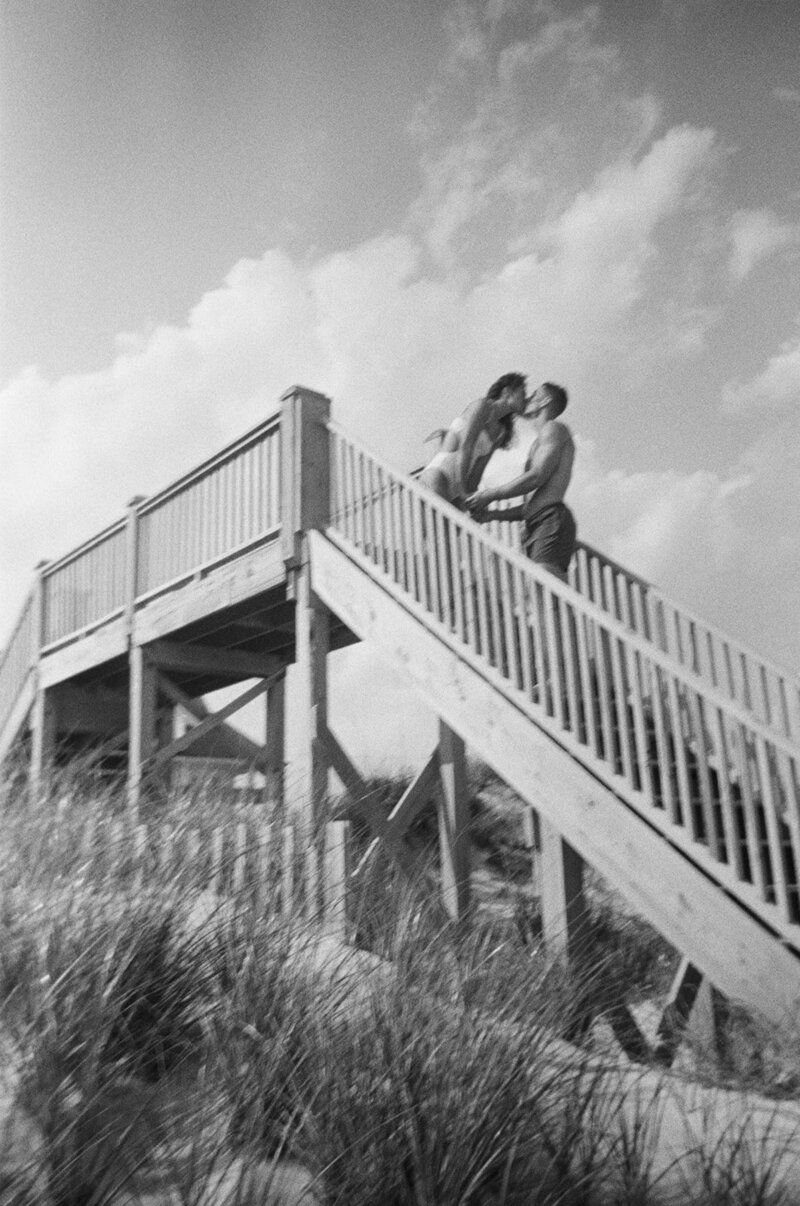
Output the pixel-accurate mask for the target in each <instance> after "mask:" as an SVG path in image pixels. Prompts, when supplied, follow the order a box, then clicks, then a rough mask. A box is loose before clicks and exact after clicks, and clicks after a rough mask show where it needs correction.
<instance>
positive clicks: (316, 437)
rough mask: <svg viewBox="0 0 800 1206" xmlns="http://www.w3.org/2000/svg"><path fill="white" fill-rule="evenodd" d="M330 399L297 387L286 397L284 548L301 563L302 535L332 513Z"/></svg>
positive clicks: (283, 402)
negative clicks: (329, 429)
mask: <svg viewBox="0 0 800 1206" xmlns="http://www.w3.org/2000/svg"><path fill="white" fill-rule="evenodd" d="M330 405H331V404H330V399H329V398H326V397H325V395H324V394H319V393H316V392H315V391H314V390H310V389H305V388H304V387H303V386H300V385H295V386H293V387H292V388H291V389H289V390H287V391H286V393H285V394H283V395H282V397H281V549H282V555H283V558H284V561H285V562H286V563H287V565H290V566H293V567H297V566H299V565H300V564H301V562H302V539H303V533H304V532H306V531H308V530H309V529H311V528H317V527H322V526H323V525H324V524H326V523H327V522H328V516H329V514H330V452H329V437H328V426H327V424H328V419H329V417H330Z"/></svg>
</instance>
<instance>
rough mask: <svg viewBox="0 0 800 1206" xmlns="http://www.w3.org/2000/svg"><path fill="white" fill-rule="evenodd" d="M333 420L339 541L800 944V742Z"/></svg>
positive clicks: (334, 517)
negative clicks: (396, 467)
mask: <svg viewBox="0 0 800 1206" xmlns="http://www.w3.org/2000/svg"><path fill="white" fill-rule="evenodd" d="M330 431H331V444H332V450H331V460H332V465H333V475H332V477H333V480H332V499H331V524H330V527H329V532H330V534H331V536H332V538H335V539H336V540H337V541H343V542H344V544H345V545H346V546H347V547H351V548H353V549H354V550H355V551H356V553H357V554H358V555H359V556H361V557H364V558H366V559H367V562H368V563H370V564H371V565H372V566H373V567H374V571H375V572H377V573H378V574H379V575H381V576H382V577H383V578H384V579H385V580H386V581H387V583H388V584H389V585H390V587H391V589H392V590H395V591H396V590H399V591H401V592H402V593H404V594H405V596H406V597H408V599H409V606H411V607H412V608H414V609H416V611H417V612H418V613H419V614H421V615H424V616H426V617H427V620H426V622H427V623H428V624H431V625H433V626H435V627H436V628H437V629H438V631H439V632H440V634H441V635H442V637H443V639H445V640H446V641H447V642H448V643H450V644H451V645H454V647H456V648H461V649H463V650H464V656H466V657H468V658H469V659H471V660H472V661H478V662H479V663H480V664H482V665H485V666H486V668H487V673H489V674H491V675H492V676H493V677H494V679H495V680H496V681H497V682H498V684H502V689H503V690H505V691H508V692H509V693H510V695H511V697H513V698H514V699H515V700H516V701H518V702H519V703H520V705H521V706H523V707H524V708H525V710H526V711H527V712H528V713H529V714H530V716H531V718H532V719H533V720H534V722H535V723H537V724H538V725H539V726H540V727H542V728H544V729H545V730H546V731H547V732H548V734H549V735H550V736H552V737H553V738H554V740H557V741H559V742H560V743H561V744H562V745H563V746H564V747H565V748H567V749H568V750H569V752H570V753H571V754H572V756H573V757H575V758H576V759H577V760H578V761H580V762H581V763H582V764H583V765H584V766H585V767H586V768H587V769H588V770H590V771H591V773H592V774H594V775H596V776H597V777H599V778H601V779H602V780H603V781H605V782H606V783H608V784H609V785H610V786H612V788H613V790H614V791H615V792H616V793H617V794H618V795H619V796H621V798H623V799H624V800H625V801H626V803H628V805H629V806H630V807H633V808H634V809H635V810H637V811H638V812H639V813H640V814H641V815H642V816H643V817H645V818H646V819H647V820H648V821H649V822H650V823H651V824H655V825H656V826H657V827H659V828H660V829H661V830H662V831H663V832H664V833H665V835H667V836H669V838H670V840H672V841H673V842H677V843H678V845H681V846H682V847H683V848H685V849H686V850H687V851H690V852H691V856H692V857H694V858H695V859H696V860H697V861H699V862H700V863H701V864H702V865H703V866H704V867H705V868H707V870H708V872H709V873H710V874H712V875H713V876H714V877H715V878H716V879H717V880H718V882H720V883H721V884H722V885H723V886H724V887H725V888H726V890H727V891H729V892H733V893H734V894H735V895H736V896H737V897H738V899H739V900H740V901H741V902H742V903H743V905H744V907H746V908H748V909H750V910H751V911H754V912H755V913H756V914H757V915H759V916H760V917H761V918H762V919H763V920H764V921H765V923H766V924H768V925H769V926H770V927H771V928H772V929H773V931H774V932H777V933H780V934H781V935H782V936H783V937H784V938H785V939H786V940H787V941H790V942H792V943H794V944H795V945H797V944H798V936H799V935H800V930H799V929H798V926H800V884H799V883H798V868H800V744H798V743H797V742H796V741H795V740H793V738H792V737H791V736H790V735H787V734H786V733H783V732H781V731H780V730H779V729H776V728H775V727H774V726H770V725H769V724H767V723H766V722H765V720H764V718H763V717H759V716H758V715H756V714H755V713H754V711H753V710H752V709H748V708H747V707H745V706H744V704H743V703H742V702H741V701H740V700H736V699H732V698H730V696H729V694H728V691H727V690H726V684H725V683H724V682H717V683H715V682H713V681H711V680H710V678H707V677H706V678H704V677H702V676H701V675H699V674H698V673H697V672H696V671H695V670H694V669H693V668H692V666H691V665H687V664H685V663H684V662H682V661H681V660H680V659H678V658H677V657H675V656H673V654H672V653H671V651H670V650H669V649H663V648H661V647H660V646H659V643H658V641H657V640H655V641H654V640H653V639H652V638H651V637H650V636H648V635H647V633H646V632H645V631H641V630H637V628H636V627H634V625H633V624H632V623H631V619H630V615H633V614H634V613H633V612H631V613H630V614H629V615H626V614H624V612H623V614H621V615H618V614H615V612H614V611H613V610H612V609H611V608H610V607H609V606H608V603H609V601H608V600H602V599H601V600H600V601H594V600H592V599H591V598H588V597H586V595H584V594H581V593H579V592H578V591H576V590H575V589H574V587H573V586H571V585H569V584H565V583H562V582H561V581H559V580H558V579H557V578H555V577H554V576H552V575H550V574H548V573H547V572H546V571H544V570H543V569H542V568H541V567H539V566H537V565H535V564H533V563H531V562H530V561H529V560H528V559H527V558H526V557H524V556H523V555H522V554H521V553H519V552H517V551H515V550H513V549H509V548H508V547H507V545H506V544H505V543H502V542H501V541H499V540H497V539H496V538H495V537H493V536H492V535H491V533H489V532H487V531H486V530H485V528H481V527H478V525H476V524H474V523H473V522H472V521H471V520H470V519H469V518H468V517H467V516H465V515H464V514H463V513H461V512H459V511H458V510H456V508H454V507H452V506H451V505H450V504H449V503H446V502H444V501H443V500H442V499H440V498H438V497H436V496H435V495H433V494H432V493H430V492H429V491H427V490H425V488H424V487H422V486H420V485H419V484H418V483H417V482H415V481H413V480H412V479H410V478H408V477H406V476H405V475H402V474H398V473H397V472H396V471H395V470H394V469H392V468H391V467H390V466H388V465H387V464H386V463H385V462H382V461H381V460H380V459H379V458H376V457H374V456H373V455H372V454H371V453H370V452H369V451H368V450H367V449H366V448H365V447H364V446H363V445H362V444H360V443H359V442H358V441H356V440H353V439H352V438H351V437H350V436H349V435H347V434H345V433H344V432H343V431H342V429H341V428H339V427H338V426H337V425H335V424H331V425H330ZM601 603H605V606H603V605H601Z"/></svg>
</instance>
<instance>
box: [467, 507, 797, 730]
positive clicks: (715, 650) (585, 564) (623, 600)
mask: <svg viewBox="0 0 800 1206" xmlns="http://www.w3.org/2000/svg"><path fill="white" fill-rule="evenodd" d="M509 505H510V504H509ZM488 528H489V530H490V531H491V533H492V535H493V536H495V537H496V539H497V540H499V541H500V542H501V543H502V544H505V545H506V546H507V547H509V548H513V549H516V550H517V552H520V553H521V552H522V541H521V539H520V533H521V525H520V524H512V523H502V522H497V523H493V524H490V525H488ZM569 580H570V583H571V585H572V586H573V587H574V589H575V590H577V591H579V592H580V593H581V594H582V595H583V596H584V597H585V598H587V599H590V600H591V601H592V602H593V603H595V604H596V605H597V606H598V607H600V608H602V609H603V611H607V612H608V613H609V614H610V615H613V616H614V617H615V618H616V619H617V620H619V621H620V623H622V624H624V625H625V627H626V628H629V629H630V630H631V632H635V633H637V635H639V636H641V637H643V638H644V639H645V640H646V641H652V642H653V644H655V645H656V646H657V647H658V648H659V649H661V650H663V651H664V652H665V653H669V655H670V657H673V658H674V659H675V660H676V661H677V662H679V663H680V664H681V665H682V666H686V667H687V668H688V669H690V670H691V671H692V672H693V673H694V674H697V675H699V676H700V677H701V678H704V679H706V680H707V681H708V682H709V683H710V684H711V685H712V686H713V687H715V688H716V689H718V690H720V691H722V692H724V693H725V694H726V695H727V697H728V698H729V699H731V700H733V701H735V702H736V703H738V704H740V705H741V707H743V708H744V709H745V710H746V711H748V712H752V714H753V715H754V716H755V717H757V718H758V719H759V720H760V721H761V723H762V724H764V725H766V727H767V728H769V729H774V730H775V732H776V733H779V734H781V735H782V736H784V737H789V738H791V739H792V740H793V741H795V742H800V679H798V678H797V676H796V675H793V674H790V673H789V672H788V671H787V670H785V669H783V668H782V667H780V666H776V665H775V664H774V663H772V662H770V661H768V660H766V659H765V658H762V657H761V656H760V655H759V654H758V653H756V652H755V650H753V649H750V648H748V647H747V646H746V645H744V644H742V642H741V641H736V640H733V639H732V638H731V637H729V636H728V635H727V634H726V633H724V632H722V631H721V629H719V628H716V627H714V625H712V624H709V623H707V621H705V620H703V619H702V618H701V617H700V616H698V615H695V614H694V613H693V612H692V611H690V610H689V609H688V608H686V607H683V606H682V605H681V604H679V603H676V602H675V601H674V600H672V599H670V598H669V597H668V596H667V595H665V594H663V592H662V591H660V590H659V589H658V587H657V586H654V585H653V583H652V582H648V581H647V579H646V578H642V577H641V576H640V575H638V574H634V573H632V572H631V571H630V570H628V569H626V568H625V566H623V565H620V564H619V562H617V561H614V560H613V559H612V558H611V557H608V556H606V554H605V553H601V552H600V551H599V550H598V549H595V548H593V547H592V546H591V545H590V544H587V543H586V542H585V541H582V540H579V541H578V546H577V550H576V555H575V557H574V558H573V561H572V565H571V566H570V575H569Z"/></svg>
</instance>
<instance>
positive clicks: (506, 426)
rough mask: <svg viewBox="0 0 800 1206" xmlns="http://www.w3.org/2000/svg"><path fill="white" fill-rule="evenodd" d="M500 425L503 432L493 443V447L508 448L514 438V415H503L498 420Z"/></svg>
mask: <svg viewBox="0 0 800 1206" xmlns="http://www.w3.org/2000/svg"><path fill="white" fill-rule="evenodd" d="M500 426H501V428H502V429H503V434H502V435H501V436H500V439H499V440H498V441H497V443H496V444H495V448H508V446H509V444H510V443H511V441H512V439H513V438H514V416H513V415H512V414H507V415H503V417H502V419H501V420H500Z"/></svg>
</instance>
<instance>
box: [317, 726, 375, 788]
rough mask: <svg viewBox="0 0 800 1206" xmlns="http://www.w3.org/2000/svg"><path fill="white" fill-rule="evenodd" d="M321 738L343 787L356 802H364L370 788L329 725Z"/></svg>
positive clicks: (329, 761) (331, 765)
mask: <svg viewBox="0 0 800 1206" xmlns="http://www.w3.org/2000/svg"><path fill="white" fill-rule="evenodd" d="M321 737H322V740H323V742H324V743H325V749H326V753H327V758H328V763H329V765H330V768H331V770H332V771H333V772H334V773H335V774H336V775H337V777H338V778H339V779H340V780H341V783H342V786H343V787H344V789H345V791H346V792H347V794H348V795H349V796H350V797H351V799H352V800H353V801H354V802H358V801H359V800H363V798H364V797H365V796H366V795H367V794H368V788H367V785H366V783H365V782H364V780H363V779H362V777H361V773H360V771H359V770H358V768H357V767H356V766H355V764H354V763H353V761H352V759H351V758H350V755H349V754H348V753H347V751H346V750H344V749H343V748H342V745H341V743H340V742H339V739H338V738H337V736H336V734H335V733H333V732H332V731H331V729H330V728H328V726H327V725H326V727H325V732H324V733H323V734H321Z"/></svg>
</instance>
